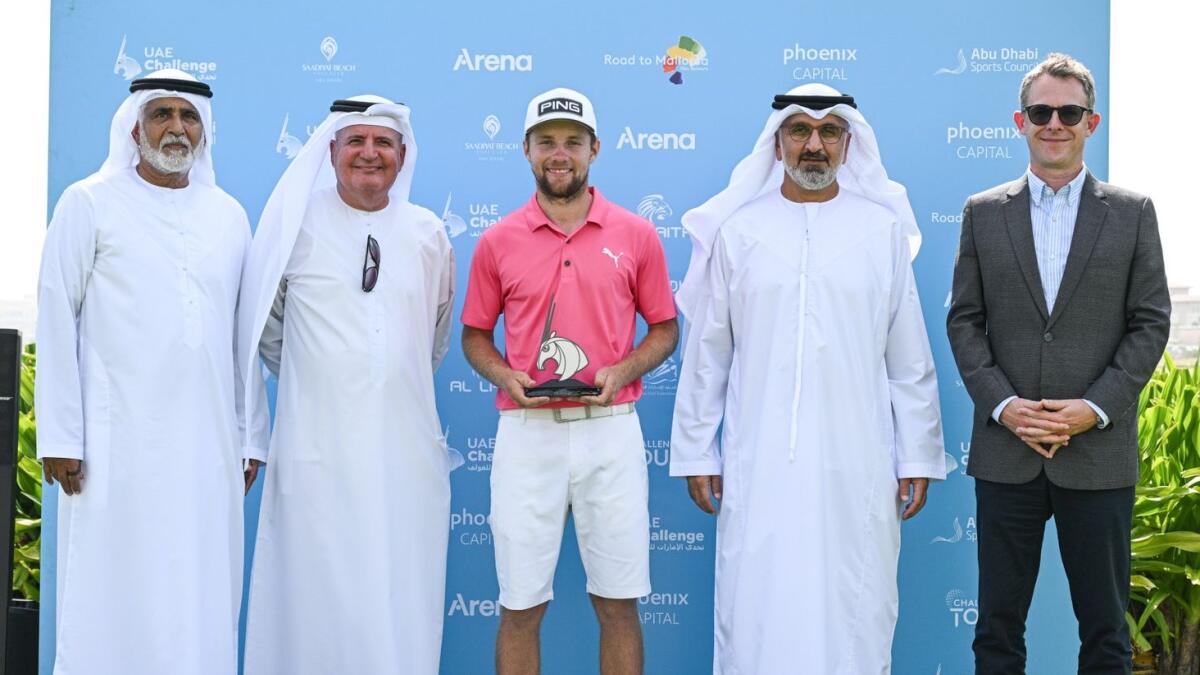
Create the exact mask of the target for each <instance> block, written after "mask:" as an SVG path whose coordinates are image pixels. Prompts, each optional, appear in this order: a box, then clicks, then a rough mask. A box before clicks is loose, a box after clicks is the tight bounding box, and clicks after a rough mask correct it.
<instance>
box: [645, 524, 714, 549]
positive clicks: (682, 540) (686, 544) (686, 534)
mask: <svg viewBox="0 0 1200 675" xmlns="http://www.w3.org/2000/svg"><path fill="white" fill-rule="evenodd" d="M704 541H705V536H704V532H701V531H700V530H675V529H671V528H669V527H667V526H666V525H664V524H663V522H662V517H661V516H654V517H652V518H650V550H651V551H652V552H655V553H687V552H692V551H703V550H704Z"/></svg>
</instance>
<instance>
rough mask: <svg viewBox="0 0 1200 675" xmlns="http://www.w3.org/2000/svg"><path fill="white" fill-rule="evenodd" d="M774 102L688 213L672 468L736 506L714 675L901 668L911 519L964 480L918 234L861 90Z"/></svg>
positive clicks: (724, 517)
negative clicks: (722, 180) (942, 406)
mask: <svg viewBox="0 0 1200 675" xmlns="http://www.w3.org/2000/svg"><path fill="white" fill-rule="evenodd" d="M772 107H774V108H775V113H774V114H772V115H771V117H770V118H769V119H768V121H767V125H766V128H765V129H763V132H762V134H761V135H760V136H759V139H758V143H757V145H755V148H754V151H753V152H752V153H751V154H750V156H749V157H747V158H746V159H744V160H742V161H741V162H740V163H739V164H738V165H737V167H736V168H735V169H734V170H733V175H732V177H731V178H730V180H729V187H727V188H725V190H723V191H722V192H720V193H719V194H717V195H716V196H715V197H713V198H712V199H710V200H708V201H707V202H706V203H704V204H703V205H702V206H700V207H699V208H696V209H693V210H692V211H689V212H688V213H687V214H685V215H684V217H683V225H684V227H685V228H687V230H688V232H689V233H690V234H691V235H692V239H693V247H692V260H691V263H690V265H689V267H688V272H687V276H686V277H685V279H684V282H683V285H682V287H681V288H680V290H679V293H678V294H677V296H676V299H677V301H678V303H679V306H680V308H681V310H682V311H683V313H684V316H685V317H686V319H687V322H688V325H689V330H688V337H687V339H686V342H685V348H684V356H683V367H682V369H681V372H680V379H679V388H678V394H677V396H676V401H675V418H674V425H673V427H672V431H671V475H673V476H687V477H688V491H689V493H690V494H691V497H692V499H693V500H694V501H695V502H696V504H697V505H698V506H699V507H700V508H701V509H703V510H704V511H707V512H708V513H713V512H714V511H715V510H716V508H715V507H714V502H713V500H712V497H714V496H715V497H716V498H717V499H720V500H721V501H720V509H719V510H720V515H719V517H718V520H717V563H716V577H717V578H716V603H715V604H716V645H715V656H714V659H713V672H714V673H725V674H729V673H758V674H761V675H771V674H773V673H792V672H796V668H797V665H796V664H797V663H798V661H797V659H803V662H804V664H805V665H804V669H805V670H806V672H814V673H817V672H819V673H830V674H833V673H839V674H840V673H845V674H855V675H857V674H858V673H881V672H888V671H889V669H890V667H891V666H890V664H891V646H892V632H893V629H894V628H895V624H896V616H897V612H898V600H897V589H896V565H897V559H898V556H899V552H900V527H899V525H900V519H901V518H905V519H907V518H910V517H912V516H914V515H916V513H917V512H918V511H920V510H921V507H922V506H923V505H924V504H925V495H926V490H927V488H928V485H929V480H930V479H935V480H938V479H942V478H945V474H946V468H945V459H944V452H943V449H942V430H941V418H940V413H939V410H938V396H937V381H936V379H935V376H934V370H933V358H932V356H931V355H930V351H929V341H928V338H927V336H926V333H925V324H924V322H923V320H922V317H921V305H920V301H919V300H918V298H917V288H916V284H915V283H914V280H913V272H912V264H911V260H912V257H913V255H915V253H916V249H917V245H918V244H919V242H920V233H919V231H918V230H917V226H916V222H915V219H914V217H913V212H912V208H911V207H910V206H909V203H908V197H907V196H906V193H905V190H904V188H903V186H901V185H899V184H897V183H894V182H892V181H890V180H888V178H887V173H886V172H885V171H884V168H883V165H882V163H881V162H880V159H879V149H878V146H877V145H876V143H875V135H874V133H873V132H872V130H871V127H870V126H868V125H867V122H866V120H865V119H864V118H863V116H862V114H861V113H859V112H858V110H857V108H856V105H855V103H854V99H853V98H852V97H849V96H843V95H841V94H840V93H839V92H837V91H836V90H834V89H832V88H830V87H827V86H825V85H821V84H807V85H803V86H800V87H797V88H795V89H793V90H791V91H790V92H788V93H787V94H785V95H780V96H776V97H775V102H774V103H773V104H772ZM722 421H723V422H724V429H723V431H722V433H721V434H720V438H719V439H718V433H717V432H718V428H720V427H721V424H722ZM710 493H711V494H710ZM904 502H907V508H904V509H903V513H901V508H902V506H903V505H904V504H903V503H904ZM797 607H801V608H803V611H800V612H797V611H796V608H797Z"/></svg>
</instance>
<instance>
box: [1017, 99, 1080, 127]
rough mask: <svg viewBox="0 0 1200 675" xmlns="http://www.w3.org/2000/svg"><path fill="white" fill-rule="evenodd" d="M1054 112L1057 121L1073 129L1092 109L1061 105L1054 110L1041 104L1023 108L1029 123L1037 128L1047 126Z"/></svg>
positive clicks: (1052, 107)
mask: <svg viewBox="0 0 1200 675" xmlns="http://www.w3.org/2000/svg"><path fill="white" fill-rule="evenodd" d="M1056 112H1057V113H1058V121H1060V122H1062V123H1063V126H1065V127H1073V126H1075V125H1076V124H1079V120H1081V119H1083V115H1084V113H1090V112H1092V109H1091V108H1085V107H1083V106H1081V105H1061V106H1058V107H1057V108H1056V107H1054V106H1049V105H1045V104H1042V103H1038V104H1035V105H1027V106H1025V116H1026V117H1028V118H1029V121H1030V122H1033V123H1034V124H1036V125H1038V126H1039V127H1040V126H1042V125H1043V124H1049V123H1050V117H1051V116H1052V115H1054V113H1056Z"/></svg>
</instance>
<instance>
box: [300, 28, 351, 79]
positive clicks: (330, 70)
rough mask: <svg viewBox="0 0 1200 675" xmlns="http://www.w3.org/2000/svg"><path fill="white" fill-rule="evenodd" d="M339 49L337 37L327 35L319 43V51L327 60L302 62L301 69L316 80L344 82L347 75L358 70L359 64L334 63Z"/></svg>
mask: <svg viewBox="0 0 1200 675" xmlns="http://www.w3.org/2000/svg"><path fill="white" fill-rule="evenodd" d="M339 49H340V47H339V45H338V41H337V38H335V37H333V36H332V35H326V36H325V37H323V38H321V41H320V42H319V43H317V52H318V53H319V54H320V55H321V58H322V59H324V61H325V62H324V63H321V62H319V61H318V62H313V63H302V64H300V70H302V71H304V72H306V73H309V74H310V75H312V77H313V80H314V81H315V82H321V83H334V82H342V81H343V80H344V79H345V78H346V76H347V75H349V74H351V73H356V72H358V64H356V63H334V62H333V61H334V59H335V58H336V57H337V54H338V51H339Z"/></svg>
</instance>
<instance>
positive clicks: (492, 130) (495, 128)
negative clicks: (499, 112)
mask: <svg viewBox="0 0 1200 675" xmlns="http://www.w3.org/2000/svg"><path fill="white" fill-rule="evenodd" d="M483 133H485V134H487V137H488V140H489V141H491V140H495V139H496V134H498V133H500V118H499V117H496V116H495V115H488V116H487V117H485V118H483Z"/></svg>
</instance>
